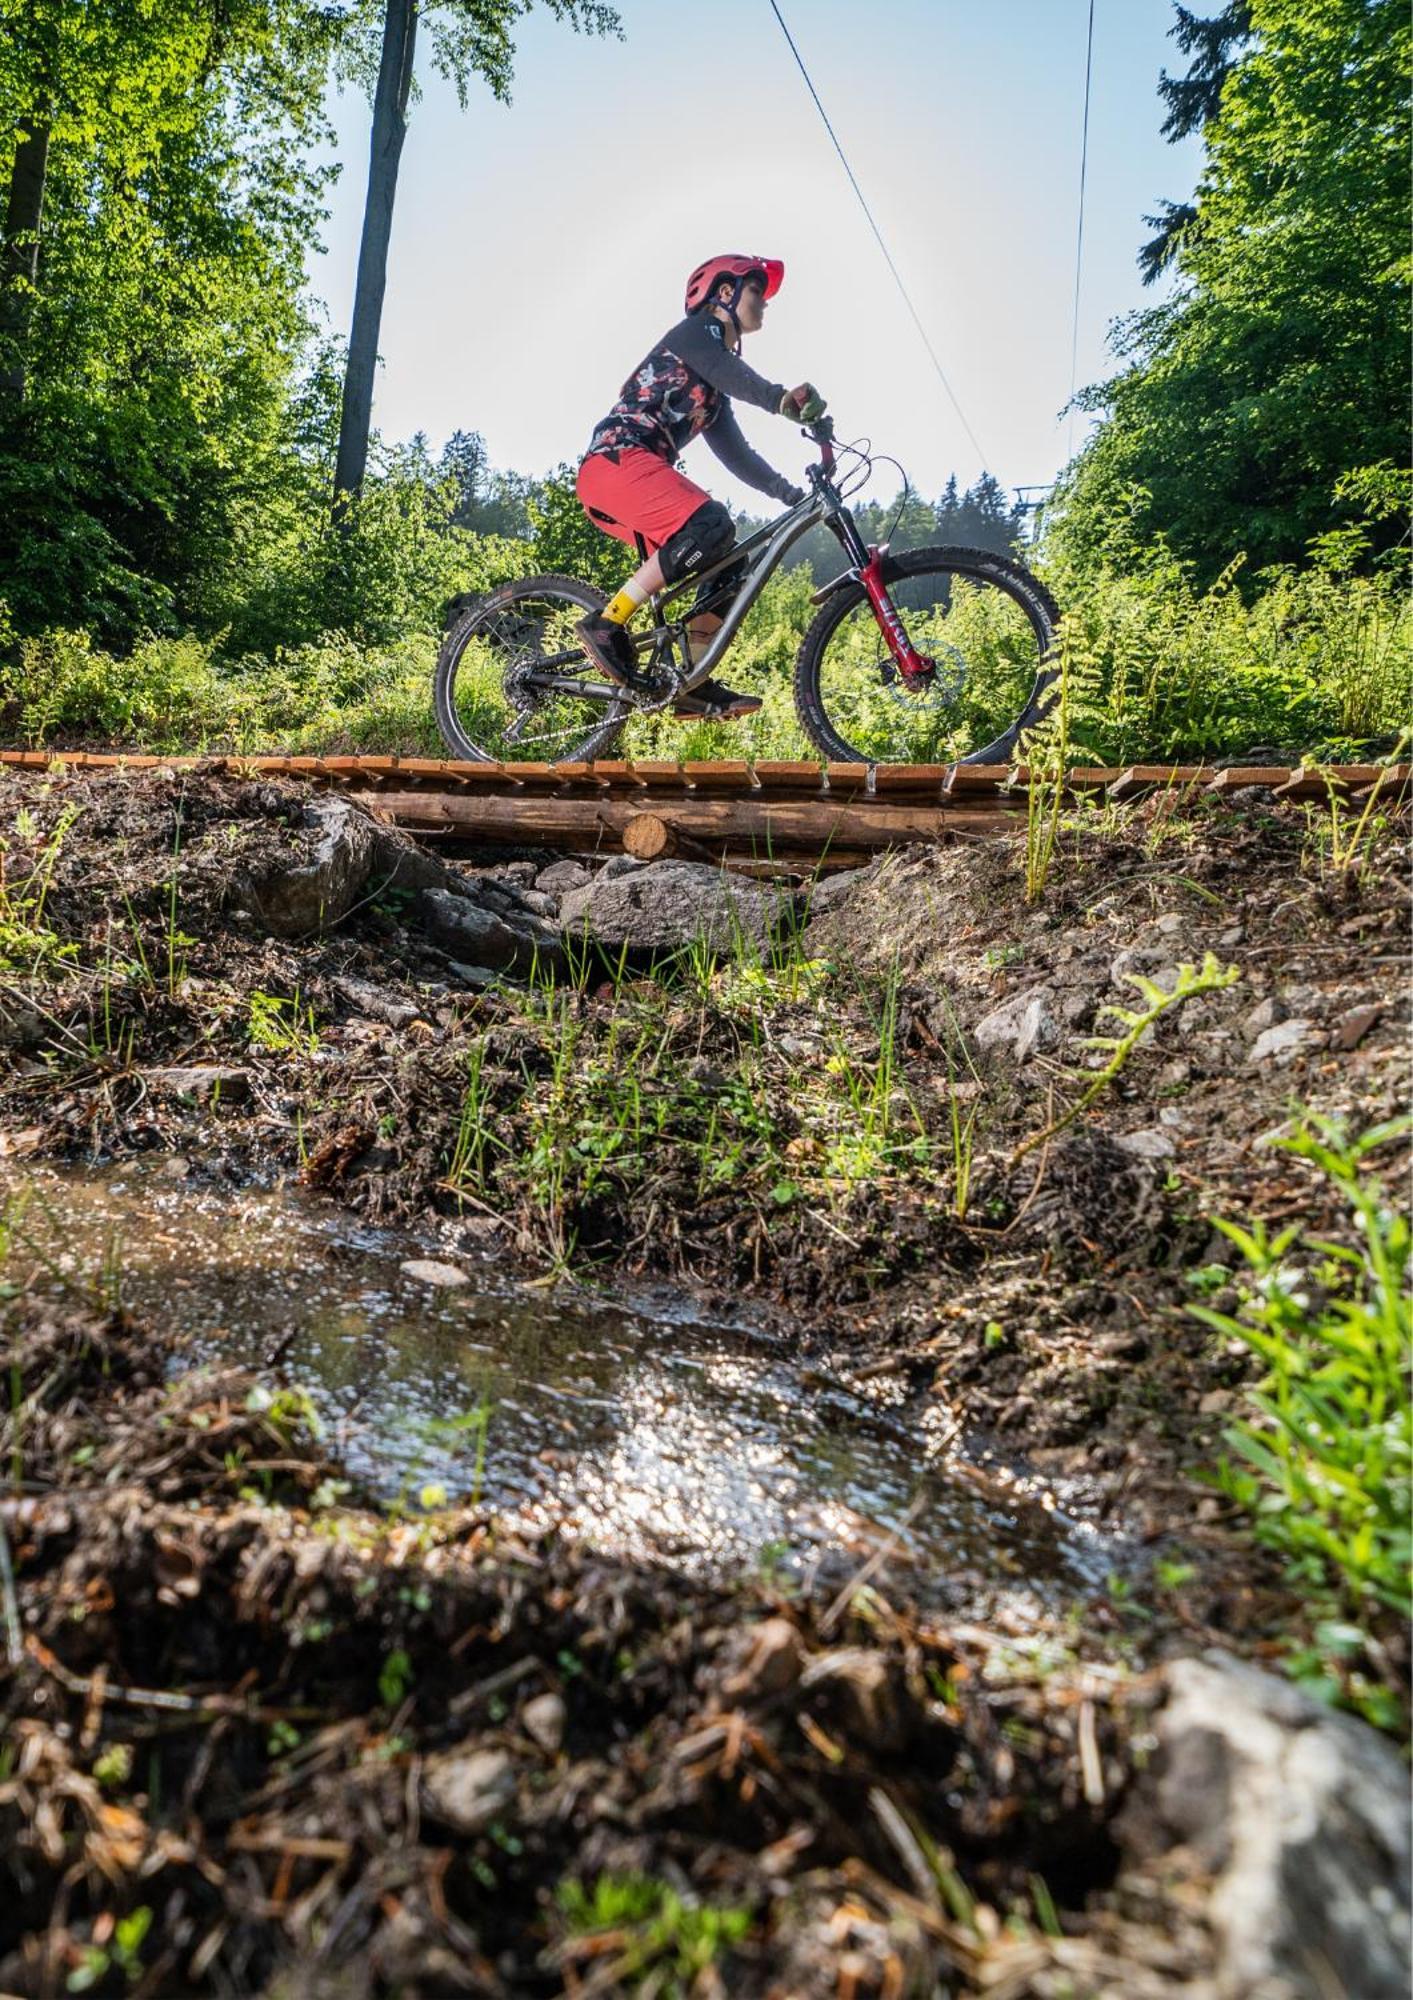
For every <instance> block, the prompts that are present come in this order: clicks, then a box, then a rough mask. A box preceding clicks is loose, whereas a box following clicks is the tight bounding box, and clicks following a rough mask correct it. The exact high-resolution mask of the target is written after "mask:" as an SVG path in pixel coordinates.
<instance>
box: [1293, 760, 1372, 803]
mask: <svg viewBox="0 0 1413 2000" xmlns="http://www.w3.org/2000/svg"><path fill="white" fill-rule="evenodd" d="M1383 768H1384V767H1383V766H1382V765H1380V764H1307V765H1306V766H1305V767H1304V768H1303V769H1302V770H1299V771H1292V772H1291V774H1290V776H1289V777H1288V778H1287V779H1286V781H1285V783H1284V784H1283V785H1277V786H1276V797H1277V798H1281V799H1327V798H1329V796H1330V794H1331V793H1332V792H1333V793H1336V794H1338V795H1339V796H1341V797H1342V796H1343V795H1344V794H1345V793H1346V792H1350V791H1353V790H1354V789H1355V788H1356V787H1357V786H1360V785H1372V784H1374V783H1375V782H1376V780H1377V779H1378V776H1379V773H1380V771H1381V770H1382V769H1383Z"/></svg>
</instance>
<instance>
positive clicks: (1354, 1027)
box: [1330, 1004, 1384, 1049]
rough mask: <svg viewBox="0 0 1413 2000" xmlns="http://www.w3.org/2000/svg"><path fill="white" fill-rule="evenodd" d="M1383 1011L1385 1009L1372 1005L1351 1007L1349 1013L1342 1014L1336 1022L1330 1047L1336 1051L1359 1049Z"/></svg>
mask: <svg viewBox="0 0 1413 2000" xmlns="http://www.w3.org/2000/svg"><path fill="white" fill-rule="evenodd" d="M1383 1011H1384V1010H1383V1008H1382V1007H1381V1006H1379V1005H1377V1004H1370V1005H1368V1006H1365V1007H1351V1008H1350V1009H1349V1011H1348V1012H1347V1013H1344V1014H1341V1015H1340V1017H1339V1019H1338V1020H1337V1021H1336V1022H1335V1024H1334V1032H1333V1034H1332V1035H1331V1037H1330V1047H1331V1048H1334V1049H1357V1048H1358V1046H1359V1044H1360V1043H1361V1042H1362V1041H1363V1039H1364V1037H1365V1035H1367V1034H1368V1032H1369V1030H1370V1028H1372V1027H1373V1025H1374V1023H1375V1022H1376V1021H1377V1020H1378V1019H1379V1017H1380V1015H1381V1014H1382V1013H1383Z"/></svg>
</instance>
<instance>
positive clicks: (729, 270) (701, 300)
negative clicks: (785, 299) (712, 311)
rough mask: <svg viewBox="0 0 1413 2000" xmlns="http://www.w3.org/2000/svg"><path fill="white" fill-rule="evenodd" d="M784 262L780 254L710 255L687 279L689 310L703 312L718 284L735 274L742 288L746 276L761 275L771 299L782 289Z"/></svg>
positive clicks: (767, 294) (690, 311)
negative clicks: (761, 255)
mask: <svg viewBox="0 0 1413 2000" xmlns="http://www.w3.org/2000/svg"><path fill="white" fill-rule="evenodd" d="M784 276H785V266H784V264H783V263H782V262H781V260H780V258H779V257H733V256H729V255H728V256H725V257H708V258H707V260H706V262H705V264H698V266H697V268H696V270H695V271H693V273H692V275H691V277H690V278H688V280H687V311H688V312H689V313H694V312H700V310H701V308H702V307H703V306H704V305H705V304H706V303H707V300H708V299H709V298H710V297H711V295H712V293H713V292H714V291H715V290H716V288H717V286H718V285H720V284H722V283H724V282H725V281H726V280H727V279H728V278H734V279H735V280H736V283H737V290H738V295H739V288H740V286H741V285H742V284H744V282H745V280H746V279H747V278H753V277H758V278H759V279H760V281H761V284H762V287H763V288H764V291H765V296H766V297H767V298H768V299H773V298H774V297H775V294H776V293H777V292H778V291H779V290H780V285H781V281H782V279H783V278H784Z"/></svg>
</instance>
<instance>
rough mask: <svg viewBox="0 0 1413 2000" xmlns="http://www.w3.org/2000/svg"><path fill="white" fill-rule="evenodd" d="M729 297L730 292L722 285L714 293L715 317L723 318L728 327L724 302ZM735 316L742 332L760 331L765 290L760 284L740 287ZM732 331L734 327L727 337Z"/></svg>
mask: <svg viewBox="0 0 1413 2000" xmlns="http://www.w3.org/2000/svg"><path fill="white" fill-rule="evenodd" d="M730 297H731V294H730V292H729V291H727V289H726V287H725V286H724V285H723V286H722V288H721V290H720V291H719V292H718V293H717V295H716V298H717V303H716V311H717V317H718V318H719V319H723V320H725V321H726V323H727V325H728V327H729V326H730V315H729V313H728V312H727V310H726V303H727V300H728V299H729V298H730ZM736 317H737V319H738V320H739V321H740V322H741V331H742V333H759V332H760V329H761V327H762V325H763V324H764V322H765V292H764V290H763V288H762V287H761V286H760V285H757V284H754V283H752V284H749V285H743V286H742V287H741V297H740V300H739V302H738V304H737V307H736ZM734 331H735V329H734V328H732V329H731V333H728V335H727V338H728V339H730V338H731V337H732V334H733V333H734Z"/></svg>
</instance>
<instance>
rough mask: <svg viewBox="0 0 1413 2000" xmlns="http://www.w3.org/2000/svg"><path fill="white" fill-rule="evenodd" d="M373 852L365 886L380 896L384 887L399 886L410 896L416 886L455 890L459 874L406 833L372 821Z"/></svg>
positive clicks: (396, 887)
mask: <svg viewBox="0 0 1413 2000" xmlns="http://www.w3.org/2000/svg"><path fill="white" fill-rule="evenodd" d="M372 825H373V852H372V856H371V858H370V860H369V863H368V889H369V892H370V893H371V894H373V895H375V896H376V895H379V894H381V892H382V891H383V890H384V889H401V890H402V891H403V892H404V894H406V895H413V894H415V893H416V892H417V890H419V889H451V890H453V891H454V890H455V888H456V885H457V882H458V881H459V879H460V878H459V876H458V875H457V872H456V870H455V869H454V868H449V867H448V866H447V864H446V862H445V861H439V860H438V859H437V857H436V855H435V854H428V852H427V850H426V848H425V847H418V846H417V844H416V842H415V841H413V840H412V839H411V838H410V837H409V836H408V835H407V834H405V833H403V832H402V831H401V830H400V829H399V828H397V827H393V826H380V825H379V824H378V823H377V821H376V820H375V821H373V823H372Z"/></svg>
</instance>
